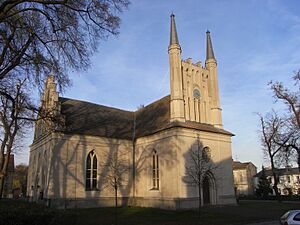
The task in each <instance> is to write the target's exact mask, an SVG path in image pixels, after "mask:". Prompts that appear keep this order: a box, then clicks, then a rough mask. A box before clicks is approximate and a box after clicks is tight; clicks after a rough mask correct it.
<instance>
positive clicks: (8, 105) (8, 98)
mask: <svg viewBox="0 0 300 225" xmlns="http://www.w3.org/2000/svg"><path fill="white" fill-rule="evenodd" d="M25 86H26V82H25V80H17V81H13V79H5V81H4V82H1V85H0V93H1V95H0V132H1V146H0V148H1V149H0V198H1V197H2V192H3V185H4V179H5V176H6V173H7V168H8V163H9V158H10V154H11V153H12V151H13V148H14V147H15V140H16V138H17V137H18V136H21V135H22V131H24V129H26V128H27V127H28V126H30V123H31V122H30V120H27V119H26V118H32V116H33V115H31V114H30V113H31V112H30V111H28V110H27V109H28V108H31V103H30V102H28V93H26V92H25V91H24V90H25ZM6 93H9V94H6Z"/></svg>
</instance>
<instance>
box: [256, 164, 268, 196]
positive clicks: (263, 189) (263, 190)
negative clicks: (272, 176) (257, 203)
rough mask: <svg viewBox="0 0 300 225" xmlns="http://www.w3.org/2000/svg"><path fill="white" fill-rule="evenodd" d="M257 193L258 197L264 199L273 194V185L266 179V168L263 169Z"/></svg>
mask: <svg viewBox="0 0 300 225" xmlns="http://www.w3.org/2000/svg"><path fill="white" fill-rule="evenodd" d="M255 192H256V195H257V196H258V197H262V198H263V199H266V198H267V196H268V195H269V194H272V188H271V183H270V181H269V180H268V179H267V177H266V171H265V168H264V167H262V171H261V176H260V177H259V182H258V187H257V188H256V190H255Z"/></svg>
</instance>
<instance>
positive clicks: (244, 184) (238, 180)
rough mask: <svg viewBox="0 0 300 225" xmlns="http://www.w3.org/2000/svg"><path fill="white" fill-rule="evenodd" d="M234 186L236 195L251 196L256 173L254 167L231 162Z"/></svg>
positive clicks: (245, 163) (251, 164)
mask: <svg viewBox="0 0 300 225" xmlns="http://www.w3.org/2000/svg"><path fill="white" fill-rule="evenodd" d="M232 169H233V178H234V186H235V190H236V194H237V195H253V194H254V191H255V185H254V180H253V179H254V178H253V176H254V175H256V173H257V168H256V166H255V165H254V164H253V163H251V162H244V163H242V162H239V161H233V162H232Z"/></svg>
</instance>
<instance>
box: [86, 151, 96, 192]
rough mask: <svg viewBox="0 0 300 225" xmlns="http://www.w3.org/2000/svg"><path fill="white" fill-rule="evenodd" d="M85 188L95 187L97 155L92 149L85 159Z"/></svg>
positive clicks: (93, 188) (91, 188) (92, 188)
mask: <svg viewBox="0 0 300 225" xmlns="http://www.w3.org/2000/svg"><path fill="white" fill-rule="evenodd" d="M85 188H86V190H95V189H97V156H96V154H95V152H94V150H93V151H91V152H90V153H89V154H88V156H87V159H86V181H85Z"/></svg>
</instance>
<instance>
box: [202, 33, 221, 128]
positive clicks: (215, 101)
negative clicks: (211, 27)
mask: <svg viewBox="0 0 300 225" xmlns="http://www.w3.org/2000/svg"><path fill="white" fill-rule="evenodd" d="M205 68H206V69H207V70H208V71H209V77H208V82H209V85H208V95H209V97H210V107H211V122H212V124H213V125H214V126H216V127H218V128H222V127H223V125H222V115H221V113H222V109H221V106H220V95H219V83H218V71H217V60H216V59H215V55H214V50H213V46H212V41H211V37H210V32H209V31H207V32H206V60H205Z"/></svg>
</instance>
